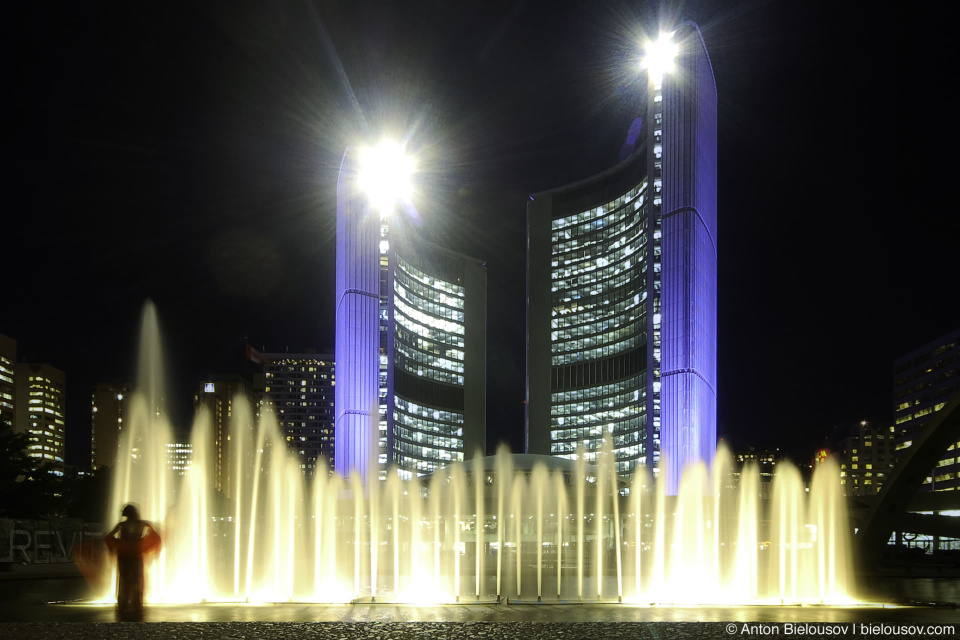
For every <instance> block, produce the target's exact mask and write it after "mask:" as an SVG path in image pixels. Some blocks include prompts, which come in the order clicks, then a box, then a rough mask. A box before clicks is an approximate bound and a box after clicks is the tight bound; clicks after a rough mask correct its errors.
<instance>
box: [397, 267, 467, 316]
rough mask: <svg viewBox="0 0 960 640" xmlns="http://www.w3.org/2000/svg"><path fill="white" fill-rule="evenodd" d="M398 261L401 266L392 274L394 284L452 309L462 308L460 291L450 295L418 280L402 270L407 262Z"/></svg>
mask: <svg viewBox="0 0 960 640" xmlns="http://www.w3.org/2000/svg"><path fill="white" fill-rule="evenodd" d="M398 260H400V259H399V258H398ZM400 263H401V265H400V267H401V268H399V269H397V270H396V271H395V272H394V276H393V277H394V282H395V284H397V285H402V286H403V287H404V288H405V289H407V290H409V291H412V292H413V293H415V294H416V295H418V296H420V297H421V298H426V299H428V300H436V301H438V302H440V303H441V304H445V305H446V306H448V307H453V308H454V309H463V293H460V294H459V295H450V294H448V293H444V292H443V291H440V290H437V289H435V288H433V287H430V286H427V285H425V284H424V283H423V282H421V281H420V280H417V279H416V278H413V277H411V276H410V275H409V274H408V273H407V272H406V271H404V269H403V267H404V265H406V264H407V263H406V262H403V260H400ZM461 289H462V287H461Z"/></svg>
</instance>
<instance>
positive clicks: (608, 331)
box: [550, 315, 647, 364]
mask: <svg viewBox="0 0 960 640" xmlns="http://www.w3.org/2000/svg"><path fill="white" fill-rule="evenodd" d="M617 320H619V319H617ZM623 320H625V321H626V320H628V317H624V318H623ZM611 325H612V326H611ZM646 325H647V323H646V317H645V316H642V315H641V316H640V317H639V318H637V319H636V320H634V321H633V322H629V323H628V324H626V325H621V324H620V322H614V321H604V322H602V323H598V324H596V325H593V326H590V325H581V326H579V327H577V328H575V329H571V330H570V331H567V332H564V333H567V334H568V335H567V336H564V337H565V338H566V339H565V340H559V339H557V338H559V337H560V333H561V332H559V331H553V332H551V334H550V337H551V339H554V340H555V341H554V342H553V343H552V344H551V346H550V351H551V352H552V353H554V354H562V353H566V352H568V351H582V350H583V349H592V348H593V347H596V346H603V345H610V346H613V345H614V344H622V343H623V340H624V339H625V338H628V337H633V338H636V337H637V336H638V335H642V334H643V333H644V329H645V328H646ZM588 331H589V332H591V333H592V332H594V331H600V333H595V334H592V335H584V334H585V333H587V332H588ZM554 336H556V338H554ZM615 353H619V350H614V351H612V352H611V353H610V354H609V355H613V354H615ZM579 360H582V358H578V361H579ZM554 364H556V363H554Z"/></svg>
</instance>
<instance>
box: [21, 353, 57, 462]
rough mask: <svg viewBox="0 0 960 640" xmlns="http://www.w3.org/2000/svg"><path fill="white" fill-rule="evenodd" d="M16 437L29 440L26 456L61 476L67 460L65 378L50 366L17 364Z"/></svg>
mask: <svg viewBox="0 0 960 640" xmlns="http://www.w3.org/2000/svg"><path fill="white" fill-rule="evenodd" d="M14 369H15V379H16V389H17V391H16V405H17V408H16V414H17V415H16V420H17V428H16V431H17V433H26V434H27V435H28V436H29V443H28V445H27V455H29V456H30V457H32V458H38V459H40V460H43V461H44V462H45V463H47V464H49V465H51V469H52V470H53V471H54V472H55V473H59V474H62V473H63V467H64V458H65V456H66V440H65V436H66V424H65V420H64V416H65V414H66V377H65V375H64V373H63V371H60V370H59V369H57V368H55V367H51V366H50V365H48V364H34V363H17V364H16V365H15V367H14Z"/></svg>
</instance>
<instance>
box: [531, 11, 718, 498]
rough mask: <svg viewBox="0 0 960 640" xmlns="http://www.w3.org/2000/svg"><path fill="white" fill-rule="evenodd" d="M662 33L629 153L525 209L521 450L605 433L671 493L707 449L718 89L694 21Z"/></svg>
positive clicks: (592, 447) (712, 388)
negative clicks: (661, 55) (668, 60)
mask: <svg viewBox="0 0 960 640" xmlns="http://www.w3.org/2000/svg"><path fill="white" fill-rule="evenodd" d="M673 42H674V43H676V45H677V49H678V50H677V56H676V61H675V70H673V71H672V72H669V73H666V74H664V75H663V77H662V78H661V79H659V81H658V80H657V78H656V77H655V75H654V74H652V73H650V74H648V76H649V77H648V87H649V90H648V93H647V95H648V99H647V106H646V112H645V114H644V117H643V123H642V128H641V130H640V134H639V136H638V138H637V140H636V142H635V146H634V151H633V153H632V155H630V156H629V157H627V158H626V159H625V160H623V161H622V162H621V163H620V164H618V165H616V166H614V167H613V168H611V169H609V170H607V171H605V172H603V173H601V174H599V175H597V176H594V177H593V178H589V179H586V180H583V181H581V182H577V183H574V184H571V185H568V186H564V187H560V188H558V189H554V190H551V191H546V192H543V193H538V194H535V195H533V196H531V198H530V202H529V203H528V205H527V232H528V256H527V405H526V411H527V416H526V421H527V424H526V428H527V443H526V444H527V451H528V452H529V453H544V454H552V455H556V456H562V457H567V458H573V457H575V456H576V455H577V453H576V452H577V449H578V447H579V446H581V445H582V446H583V447H584V449H585V455H586V457H587V460H588V461H592V460H593V459H594V458H595V456H596V453H597V451H598V450H599V449H600V446H601V442H602V441H603V438H604V437H605V436H609V437H612V441H613V449H614V452H615V456H616V464H617V469H618V471H619V472H620V473H621V474H624V475H629V474H631V473H633V472H634V471H635V470H636V469H637V468H639V467H641V466H646V467H647V468H650V469H653V470H654V471H655V473H660V474H663V475H665V478H666V483H667V491H668V492H669V493H675V492H676V489H677V484H678V482H679V477H680V471H681V469H682V468H683V466H685V465H687V464H690V463H692V462H695V461H698V460H705V461H708V462H709V461H712V459H713V455H714V452H715V449H716V358H717V338H716V326H717V296H716V291H717V246H716V223H717V186H716V185H717V90H716V84H715V82H714V77H713V70H712V67H711V65H710V59H709V57H708V55H707V51H706V47H705V45H704V43H703V38H702V36H701V34H700V30H699V28H697V26H696V25H694V24H692V23H685V24H684V25H683V26H681V27H680V28H679V29H678V30H677V31H676V32H675V34H674V35H673ZM664 472H665V474H664Z"/></svg>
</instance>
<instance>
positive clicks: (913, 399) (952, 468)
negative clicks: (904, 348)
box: [893, 329, 960, 491]
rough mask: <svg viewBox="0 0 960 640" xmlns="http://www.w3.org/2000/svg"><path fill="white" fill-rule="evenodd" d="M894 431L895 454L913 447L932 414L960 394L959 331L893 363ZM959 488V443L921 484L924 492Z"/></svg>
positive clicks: (953, 446) (954, 445)
mask: <svg viewBox="0 0 960 640" xmlns="http://www.w3.org/2000/svg"><path fill="white" fill-rule="evenodd" d="M893 378H894V382H893V398H894V400H893V405H894V407H893V408H894V430H895V432H896V433H895V435H896V446H897V452H898V454H899V455H902V454H903V451H904V450H905V449H907V448H908V447H909V446H910V445H912V444H913V440H914V438H915V437H916V436H917V435H918V434H919V433H920V432H921V431H922V430H923V427H925V426H926V424H927V423H928V422H930V421H931V420H933V418H934V414H935V413H936V412H937V411H940V409H942V408H943V407H944V405H946V403H947V402H949V400H950V398H951V397H952V396H953V395H954V394H956V393H958V392H960V329H957V330H955V331H951V332H950V333H948V334H947V335H945V336H942V337H940V338H937V339H936V340H934V341H933V342H930V343H927V344H925V345H923V346H922V347H920V348H919V349H915V350H913V351H911V352H910V353H908V354H906V355H904V356H902V357H900V358H897V360H896V361H895V362H894V363H893ZM958 488H960V442H954V443H953V444H951V445H950V446H949V448H948V449H947V451H945V452H944V455H943V458H941V459H940V461H939V462H938V463H937V466H936V468H934V469H931V470H930V475H929V476H927V479H926V481H925V482H924V483H923V489H924V490H928V491H949V490H956V489H958Z"/></svg>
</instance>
